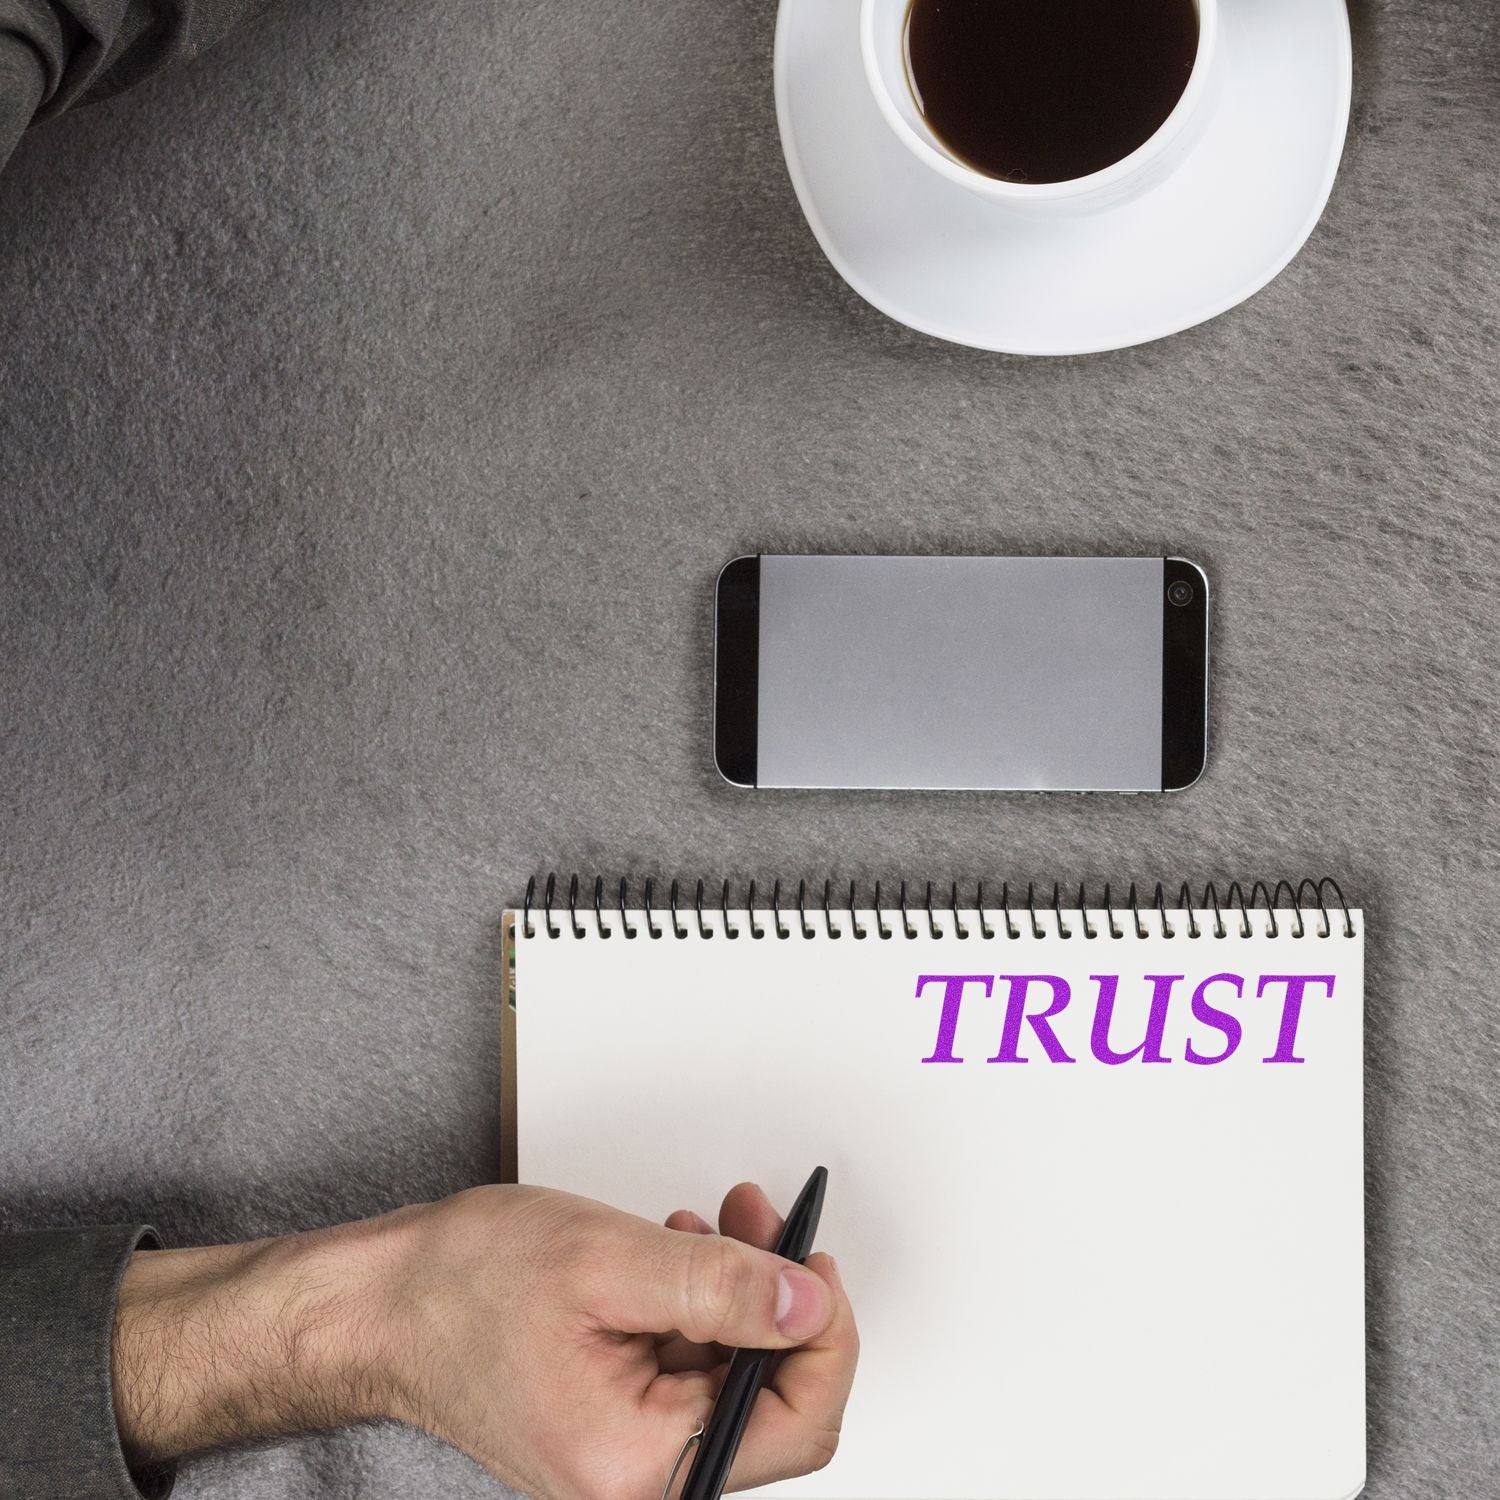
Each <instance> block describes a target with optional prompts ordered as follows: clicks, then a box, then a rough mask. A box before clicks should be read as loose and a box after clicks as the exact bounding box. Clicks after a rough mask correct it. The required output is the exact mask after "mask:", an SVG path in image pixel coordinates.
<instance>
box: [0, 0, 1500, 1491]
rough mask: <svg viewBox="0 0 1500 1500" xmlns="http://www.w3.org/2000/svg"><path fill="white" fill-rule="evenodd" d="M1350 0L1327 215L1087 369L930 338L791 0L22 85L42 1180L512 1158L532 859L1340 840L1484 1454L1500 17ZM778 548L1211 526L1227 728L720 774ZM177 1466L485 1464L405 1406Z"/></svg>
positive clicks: (1446, 1413) (1455, 1360)
mask: <svg viewBox="0 0 1500 1500" xmlns="http://www.w3.org/2000/svg"><path fill="white" fill-rule="evenodd" d="M840 3H845V0H840ZM1354 22H1355V33H1356V49H1357V52H1356V69H1357V76H1356V101H1355V116H1354V122H1353V129H1352V134H1351V138H1350V144H1349V149H1348V153H1347V156H1346V159H1345V162H1344V167H1343V172H1342V175H1341V178H1340V181H1339V183H1338V186H1337V188H1336V190H1335V192H1334V196H1333V200H1332V203H1331V205H1330V207H1329V210H1328V212H1327V214H1326V216H1325V218H1324V220H1323V222H1322V224H1321V226H1320V227H1319V229H1318V231H1317V233H1316V234H1315V235H1314V237H1313V239H1312V241H1311V242H1310V244H1309V245H1308V247H1307V248H1306V250H1305V251H1304V252H1303V253H1302V254H1301V255H1300V256H1299V258H1298V259H1297V260H1296V261H1295V262H1294V263H1293V265H1292V266H1291V267H1290V268H1289V269H1288V270H1287V271H1286V272H1285V273H1284V274H1283V275H1282V276H1281V277H1280V278H1279V279H1278V280H1277V281H1276V282H1275V283H1274V284H1273V285H1272V286H1271V287H1270V288H1268V289H1267V290H1266V291H1265V292H1263V293H1262V294H1261V295H1260V296H1258V297H1256V298H1255V299H1253V300H1252V301H1251V302H1250V303H1248V304H1247V305H1246V306H1244V307H1242V308H1240V309H1238V310H1236V311H1234V312H1232V313H1230V314H1228V315H1226V316H1225V317H1223V318H1220V319H1218V320H1216V321H1215V322H1213V323H1211V324H1208V325H1207V326H1205V327H1202V328H1199V329H1196V330H1193V331H1191V332H1189V333H1187V334H1184V335H1181V336H1179V337H1177V338H1173V339H1170V340H1168V341H1165V342H1163V343H1159V344H1155V345H1150V346H1147V347H1144V348H1140V349H1133V350H1127V351H1123V352H1120V353H1117V354H1109V355H1103V356H1099V357H1094V358H1085V359H1069V360H1061V361H1031V360H1024V359H1009V358H998V357H994V356H988V355H983V354H978V353H975V352H972V351H967V350H962V349H958V348H953V347H948V346H945V345H942V344H939V343H936V342H933V341H931V340H929V339H926V338H923V337H920V336H918V335H916V334H913V333H910V332H908V331H906V330H904V329H902V328H900V327H898V326H896V325H894V324H892V323H890V322H888V321H886V320H885V319H884V318H883V317H882V316H881V315H880V314H878V313H876V312H875V311H873V310H872V309H871V308H869V307H867V306H865V305H864V304H863V303H862V302H861V301H860V300H859V298H858V297H857V296H855V295H854V294H853V293H852V292H851V291H849V290H848V289H847V288H846V287H845V286H844V285H843V284H842V283H841V281H840V280H839V278H838V277H837V276H836V275H835V274H834V273H833V272H832V271H831V270H830V269H829V267H828V266H827V264H826V263H825V262H824V260H823V259H822V257H821V255H820V254H819V252H818V249H817V247H816V245H815V243H814V242H813V240H812V237H811V235H810V234H809V232H808V230H807V227H806V225H805V223H804V222H803V219H802V217H801V214H800V212H799V210H798V207H797V204H796V201H795V199H794V197H793V195H792V192H791V189H790V187H789V185H788V182H787V179H786V174H785V171H784V168H783V165H782V162H781V157H780V151H779V147H778V143H777V137H776V126H775V117H774V111H773V107H772V101H771V91H770V61H771V42H772V29H773V25H774V7H773V6H772V5H771V4H770V3H768V0H719V3H714V4H709V3H707V0H657V3H653V4H651V5H648V6H641V5H635V4H623V3H618V0H547V3H545V4H543V3H541V0H504V3H498V4H494V5H489V6H469V5H465V6H449V7H413V6H405V5H400V4H396V3H394V0H324V3H322V4H320V5H317V6H298V7H294V6H290V5H283V6H280V7H278V8H276V9H274V10H272V11H270V12H268V13H266V14H265V15H263V16H261V17H259V18H257V19H256V20H255V21H253V22H251V23H249V24H248V25H247V26H246V27H245V28H244V29H243V30H242V31H241V32H240V33H239V34H238V36H237V37H236V39H235V40H234V42H233V43H232V44H230V45H228V46H226V47H223V48H219V49H216V50H215V51H214V52H213V53H211V54H209V55H207V56H205V57H203V58H200V59H199V60H198V61H197V62H195V63H194V64H193V65H192V66H190V67H188V68H186V69H183V70H181V71H177V72H173V73H169V74H164V75H161V76H159V77H157V78H155V79H152V80H151V81H149V82H148V83H146V84H145V85H144V86H143V87H142V88H140V89H139V90H136V91H134V92H132V93H130V94H128V95H125V96H122V97H120V98H118V99H116V100H112V101H110V102H109V103H107V104H103V105H99V106H97V107H92V108H90V109H88V110H83V111H78V112H75V113H73V114H70V115H68V116H65V117H64V118H62V119H60V120H57V121H55V122H50V123H48V124H45V125H42V126H39V127H37V128H36V129H35V130H33V131H32V132H30V133H29V135H28V137H27V138H26V139H25V140H24V141H23V142H22V143H21V145H20V147H19V148H18V150H17V152H16V154H15V156H14V158H13V160H12V163H11V165H10V168H9V169H8V171H7V173H6V174H5V176H4V177H3V178H0V475H3V478H0V483H3V485H4V491H5V493H4V503H3V504H0V568H3V585H0V631H3V640H4V642H5V650H4V652H3V654H0V703H3V705H4V708H3V716H0V766H3V769H4V775H3V778H0V820H3V826H4V829H5V836H4V838H3V840H0V935H3V936H0V954H3V965H4V979H5V984H4V1000H3V1005H4V1028H5V1036H6V1042H7V1045H6V1046H5V1047H4V1048H0V1098H3V1099H4V1102H5V1126H4V1129H3V1131H0V1223H3V1224H4V1225H6V1226H10V1227H26V1226H36V1225H46V1224H60V1225H68V1224H82V1223H89V1222H98V1221H100V1220H116V1221H122V1222H133V1221H135V1220H136V1219H150V1220H151V1221H152V1222H154V1223H156V1224H158V1225H160V1226H161V1228H162V1230H163V1232H164V1233H165V1234H166V1235H167V1237H168V1238H169V1239H170V1241H171V1242H172V1243H174V1244H190V1243H195V1242H203V1241H211V1240H226V1239H239V1238H244V1237H247V1236H254V1235H261V1234H267V1233H273V1232H277V1231H282V1230H288V1229H292V1228H296V1227H302V1226H308V1225H313V1224H320V1223H327V1222H330V1221H333V1220H337V1219H343V1218H348V1217H351V1216H357V1215H364V1214H370V1213H374V1212H377V1211H379V1210H382V1209H385V1208H388V1207H390V1206H393V1205H395V1204H398V1203H402V1202H406V1201H408V1200H413V1199H423V1198H430V1197H433V1196H436V1195H439V1194H444V1193H448V1192H450V1191H452V1190H454V1189H457V1188H461V1187H463V1186H465V1185H467V1184H470V1183H473V1182H476V1181H481V1180H484V1179H486V1178H488V1177H491V1176H492V1175H493V1174H494V1172H495V1170H496V1162H497V1154H498V1147H497V1135H498V1127H497V1089H498V1077H499V1073H498V1060H497V1056H496V1037H497V1003H498V996H499V981H498V967H499V940H498V918H499V913H500V911H501V909H502V907H503V906H504V905H505V904H506V903H508V902H513V901H515V900H516V899H517V898H518V897H519V896H520V894H521V892H522V890H523V888H524V885H525V880H526V877H527V876H528V875H529V874H530V873H532V872H533V871H538V870H541V871H545V870H546V869H548V868H551V867H554V866H555V867H558V868H560V869H562V870H563V871H565V872H566V871H568V870H571V869H575V868H576V869H579V870H582V871H585V872H589V873H592V872H593V871H594V870H595V869H599V870H601V871H603V872H605V873H610V872H613V871H615V870H617V869H621V870H624V871H628V872H632V873H635V874H637V875H644V874H648V873H653V872H655V873H658V874H661V875H663V876H671V875H674V874H676V875H681V876H684V877H686V878H689V879H691V878H693V877H695V876H696V875H698V874H700V873H703V874H708V875H714V874H717V873H718V872H720V871H721V870H722V871H723V872H724V873H725V874H726V875H731V876H734V877H735V878H736V879H737V880H743V879H745V878H748V877H750V876H755V877H757V878H758V879H760V880H761V881H762V882H768V881H769V880H770V879H771V878H773V877H775V876H778V875H779V876H782V877H783V878H785V879H789V880H796V879H797V878H799V877H801V876H804V875H805V876H807V877H809V878H811V879H812V880H814V881H818V882H821V880H822V879H823V877H824V876H825V875H842V876H844V877H845V878H849V877H854V876H857V877H859V878H860V879H862V880H864V879H870V878H873V877H875V876H877V875H878V876H881V877H883V878H885V879H892V878H896V879H899V878H902V877H907V878H910V879H912V880H916V881H922V880H925V879H927V878H933V879H937V880H943V879H946V878H948V877H949V876H950V875H952V876H959V877H964V878H974V877H977V876H983V877H985V878H986V880H995V881H996V882H998V880H999V879H1000V878H1001V877H1009V878H1011V879H1012V880H1016V879H1019V880H1021V881H1023V882H1024V881H1026V880H1029V879H1030V880H1039V881H1045V882H1048V883H1049V884H1048V889H1049V890H1050V882H1051V881H1052V880H1053V879H1057V878H1064V879H1071V880H1074V881H1077V880H1083V879H1087V880H1089V881H1090V882H1091V883H1092V882H1102V881H1103V880H1104V879H1106V878H1108V879H1111V880H1114V881H1116V882H1118V881H1122V880H1125V881H1128V880H1130V879H1132V878H1136V879H1142V880H1148V881H1151V880H1156V879H1168V880H1175V879H1178V878H1184V877H1188V876H1191V877H1193V878H1194V879H1195V880H1202V879H1208V878H1218V879H1225V878H1230V877H1240V878H1246V877H1254V876H1259V875H1271V876H1277V875H1283V874H1285V875H1292V876H1297V875H1301V874H1311V875H1320V874H1324V873H1328V874H1332V875H1335V876H1336V877H1338V878H1339V879H1340V880H1341V881H1342V882H1343V884H1344V887H1345V889H1346V890H1347V891H1349V892H1350V893H1351V895H1352V896H1353V897H1355V898H1356V899H1357V900H1359V901H1360V902H1361V903H1362V904H1363V905H1364V906H1365V907H1366V908H1367V909H1368V912H1369V952H1368V963H1369V979H1368V1011H1369V1052H1368V1060H1369V1104H1368V1160H1369V1167H1368V1173H1369V1252H1370V1253H1369V1330H1370V1483H1369V1488H1368V1491H1367V1493H1368V1494H1369V1495H1371V1496H1374V1497H1377V1500H1394V1497H1402V1500H1428V1497H1432V1496H1453V1495H1463V1494H1481V1493H1488V1492H1489V1490H1490V1489H1491V1488H1492V1487H1493V1483H1494V1476H1495V1474H1496V1472H1497V1471H1500V1351H1497V1335H1496V1331H1495V1330H1496V1323H1497V1314H1500V1290H1497V1289H1500V1251H1497V1244H1500V1237H1497V1235H1496V1233H1495V1229H1496V1188H1497V1183H1496V1172H1497V1168H1496V1164H1497V1162H1500V1104H1497V1090H1496V1087H1495V1067H1496V1056H1497V1043H1500V1005H1497V999H1496V995H1495V990H1494V969H1495V951H1496V936H1495V920H1496V919H1495V915H1494V907H1495V899H1494V888H1495V879H1496V876H1497V873H1500V858H1497V852H1496V851H1497V849H1500V775H1497V763H1496V755H1495V749H1494V746H1495V738H1496V735H1495V727H1496V718H1497V713H1500V665H1497V657H1496V653H1495V649H1494V641H1495V620H1496V606H1495V590H1496V586H1497V583H1500V514H1497V484H1496V478H1495V470H1494V437H1493V433H1494V426H1495V411H1496V409H1497V404H1500V374H1497V370H1496V358H1495V351H1496V335H1497V324H1500V300H1497V299H1500V292H1497V287H1500V247H1497V235H1496V226H1497V224H1500V173H1497V172H1496V170H1495V163H1496V161H1497V160H1500V11H1497V10H1496V8H1495V7H1493V6H1492V5H1490V4H1488V3H1484V0H1424V3H1422V4H1420V5H1406V4H1399V3H1397V0H1361V3H1359V4H1358V6H1357V8H1356V10H1355V12H1354ZM778 550H779V551H803V550H845V551H861V550H868V551H888V552H900V551H924V550H926V551H954V552H964V551H973V552H991V551H992V552H1002V553H1004V552H1040V553H1048V552H1077V553H1120V554H1135V555H1148V556H1149V555H1162V554H1164V553H1169V552H1170V553H1180V554H1184V555H1186V556H1190V557H1193V558H1196V559H1199V560H1201V561H1202V562H1203V563H1204V564H1205V565H1206V566H1207V567H1208V568H1209V569H1210V571H1211V574H1212V576H1213V578H1214V581H1215V584H1216V589H1217V606H1216V608H1217V613H1216V619H1215V628H1216V656H1215V676H1214V682H1213V687H1212V716H1213V731H1214V746H1213V753H1212V758H1211V761H1210V765H1209V769H1208V773H1207V775H1206V776H1205V777H1204V779H1203V781H1202V782H1201V783H1200V784H1199V785H1198V786H1197V787H1195V788H1193V789H1192V790H1191V791H1189V792H1186V793H1183V794H1181V795H1178V796H1174V797H1169V798H1155V797H1137V798H1103V797H1094V798H1072V797H1055V798H1044V797H1025V796H972V795H900V794H895V793H891V794H881V795H846V794H797V793H781V792H776V793H764V794H753V793H740V792H736V791H734V790H732V789H731V788H728V787H726V786H724V785H723V784H722V783H721V782H720V781H719V780H718V778H717V776H716V775H715V773H714V771H713V768H712V765H711V761H710V755H709V727H710V707H709V685H710V674H711V645H710V631H709V608H710V599H711V593H712V585H713V579H714V575H715V572H716V570H717V569H718V567H719V566H720V565H721V564H722V563H723V562H724V561H725V560H726V559H728V558H729V557H732V556H734V555H735V554H736V553H740V552H754V551H778ZM956 649H962V647H961V644H960V645H959V646H957V647H956ZM755 1171H756V1164H755V1162H754V1160H753V1152H749V1153H748V1154H747V1157H746V1159H745V1160H744V1161H743V1162H739V1163H733V1164H729V1163H726V1176H725V1185H726V1187H727V1186H728V1185H729V1183H730V1182H731V1181H733V1180H735V1179H736V1178H738V1177H740V1176H753V1175H754V1173H755ZM676 1206H678V1205H675V1204H670V1203H663V1204H662V1205H661V1210H662V1212H663V1213H666V1212H667V1211H668V1210H670V1209H672V1208H674V1207H676ZM692 1206H694V1207H696V1208H697V1209H698V1210H699V1211H700V1212H711V1211H712V1209H713V1207H714V1205H711V1204H696V1205H692ZM830 1248H832V1249H835V1250H836V1248H837V1247H833V1246H831V1247H830ZM856 1291H857V1289H856ZM923 1440H925V1439H924V1437H923V1436H922V1435H918V1434H914V1435H913V1441H923ZM177 1493H178V1494H179V1495H180V1496H183V1497H188V1500H194V1497H198V1496H203V1497H209V1496H212V1497H215V1500H219V1497H237V1500H239V1497H242V1500H252V1497H253V1500H279V1497H292V1496H296V1497H299V1500H302V1497H314V1500H325V1497H326V1500H334V1497H337V1500H356V1497H366V1496H412V1497H416V1496H426V1495H431V1494H435V1493H442V1494H445V1495H449V1496H476V1497H477V1496H489V1495H493V1494H495V1493H496V1491H495V1487H494V1486H493V1485H492V1484H491V1483H490V1481H489V1480H487V1479H486V1478H485V1477H484V1476H483V1475H482V1474H480V1473H479V1471H478V1470H477V1469H476V1468H475V1467H474V1466H473V1465H472V1464H470V1463H468V1462H467V1461H466V1460H465V1459H463V1458H462V1457H460V1456H459V1455H457V1454H455V1453H452V1452H450V1451H448V1450H446V1449H444V1448H442V1447H441V1446H439V1445H438V1444H437V1443H435V1442H433V1441H430V1440H428V1439H425V1438H423V1437H422V1436H421V1435H419V1434H416V1433H412V1432H408V1431H405V1430H402V1429H398V1428H394V1427H377V1428H369V1429H360V1430H357V1431H352V1432H344V1433H337V1434H332V1435H328V1436H324V1437H317V1438H310V1439H307V1440H303V1441H299V1442H293V1443H287V1444H283V1445H280V1446H277V1447H274V1448H270V1449H266V1450H262V1451H253V1452H243V1453H234V1454H227V1455H220V1456H216V1457H213V1458H209V1459H204V1460H198V1461H195V1462H191V1463H188V1464H186V1465H184V1466H183V1471H182V1474H181V1477H180V1478H179V1481H178V1490H177Z"/></svg>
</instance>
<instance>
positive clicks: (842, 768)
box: [716, 556, 1208, 791]
mask: <svg viewBox="0 0 1500 1500" xmlns="http://www.w3.org/2000/svg"><path fill="white" fill-rule="evenodd" d="M1207 606H1208V583H1207V579H1206V578H1205V577H1204V575H1203V573H1202V571H1201V570H1200V569H1198V568H1197V567H1195V566H1194V565H1193V564H1191V563H1186V562H1182V561H1181V560H1179V559H1165V558H1159V557H1157V558H1058V557H1046V558H1030V557H1023V558H1017V557H816V556H814V557H778V556H765V557H760V558H740V559H736V560H735V562H734V563H731V564H730V565H729V567H728V568H726V569H725V570H724V572H723V573H722V574H721V575H720V585H719V610H718V635H717V647H716V657H717V661H716V668H717V700H718V701H717V714H716V755H717V758H718V762H719V767H720V770H721V771H722V772H724V774H725V775H726V776H727V777H728V778H729V779H730V780H732V781H736V782H741V783H743V784H749V785H756V786H762V787H869V788H876V787H882V788H884V787H912V788H955V789H956V788H986V789H1018V790H1074V791H1160V790H1162V789H1163V788H1169V787H1175V786H1180V785H1187V784H1189V783H1190V782H1191V781H1192V780H1195V779H1196V777H1197V775H1198V774H1199V773H1200V772H1201V770H1202V763H1203V748H1204V746H1203V740H1204V735H1203V723H1204V707H1203V700H1204V692H1203V689H1204V684H1205V682H1206V670H1207V618H1208V615H1207ZM726 762H728V763H727V764H726ZM746 772H749V773H751V774H749V775H748V778H747V776H746V774H745V773H746ZM736 773H738V774H736Z"/></svg>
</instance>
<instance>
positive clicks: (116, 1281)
mask: <svg viewBox="0 0 1500 1500" xmlns="http://www.w3.org/2000/svg"><path fill="white" fill-rule="evenodd" d="M157 1244H158V1241H157V1238H156V1234H155V1232H154V1231H153V1230H152V1229H151V1228H149V1227H148V1226H147V1225H144V1224H136V1225H117V1226H111V1225H102V1226H95V1227H92V1228H87V1229H74V1230H57V1229H53V1230H45V1229H36V1230H25V1231H22V1232H20V1233H14V1234H0V1350H3V1351H4V1358H3V1359H0V1495H3V1496H4V1497H5V1500H58V1497H61V1496H66V1497H68V1500H141V1497H142V1496H147V1497H150V1500H164V1497H165V1496H166V1495H168V1494H170V1493H171V1490H172V1471H171V1470H170V1468H162V1469H153V1470H151V1471H150V1472H143V1473H141V1474H140V1475H138V1476H136V1479H138V1480H139V1485H137V1482H136V1479H133V1478H132V1476H131V1473H130V1471H129V1469H128V1468H127V1467H126V1464H125V1455H124V1454H123V1453H122V1452H121V1451H120V1441H119V1437H118V1435H117V1433H116V1430H115V1410H114V1398H113V1389H112V1385H111V1381H110V1341H111V1334H112V1333H113V1330H114V1321H115V1296H116V1293H117V1291H118V1289H119V1285H120V1277H121V1275H122V1274H123V1272H124V1270H125V1266H126V1264H127V1262H128V1261H129V1259H130V1257H131V1255H132V1253H133V1252H134V1251H135V1250H136V1249H137V1248H138V1247H142V1246H144V1247H145V1248H147V1249H151V1248H153V1247H155V1246H156V1245H157Z"/></svg>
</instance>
